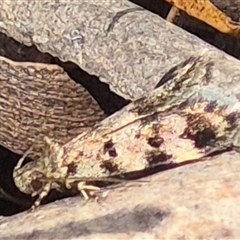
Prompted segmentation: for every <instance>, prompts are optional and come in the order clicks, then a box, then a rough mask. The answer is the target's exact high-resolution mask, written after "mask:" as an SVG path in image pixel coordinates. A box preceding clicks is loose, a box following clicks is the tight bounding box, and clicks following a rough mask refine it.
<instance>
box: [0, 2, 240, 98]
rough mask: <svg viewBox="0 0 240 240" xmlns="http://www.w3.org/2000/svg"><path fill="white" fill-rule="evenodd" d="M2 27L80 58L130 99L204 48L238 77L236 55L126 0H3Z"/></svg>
mask: <svg viewBox="0 0 240 240" xmlns="http://www.w3.org/2000/svg"><path fill="white" fill-rule="evenodd" d="M0 31H2V32H4V33H6V34H7V35H9V36H12V37H14V38H15V39H17V40H18V41H20V42H22V43H24V44H26V45H29V46H30V45H32V44H34V45H36V46H37V47H38V49H40V50H41V51H43V52H48V53H50V54H52V55H53V56H58V57H59V58H60V59H61V60H63V61H68V60H71V61H73V62H75V63H77V64H78V65H79V66H80V67H81V68H82V69H83V70H85V71H87V72H88V73H89V74H94V75H96V76H99V77H100V80H102V81H104V82H107V83H109V84H110V86H111V88H112V89H113V90H114V91H116V92H117V93H118V94H120V95H121V96H123V97H125V98H127V99H133V98H138V97H139V96H141V95H142V94H146V93H147V92H148V91H150V90H152V89H153V88H154V87H155V85H156V84H157V82H158V81H159V79H160V78H161V77H162V76H163V75H164V73H165V72H166V71H168V70H169V69H170V68H171V67H172V66H173V65H176V64H178V63H180V62H182V61H183V60H185V59H186V58H187V57H188V56H189V55H191V54H193V53H198V52H201V51H202V50H203V49H208V51H209V52H211V53H212V56H213V58H214V59H215V61H216V73H217V74H219V77H220V79H223V81H228V80H229V81H230V79H232V80H234V79H235V78H236V77H237V76H240V69H239V67H238V66H237V65H238V62H237V60H235V59H233V58H232V57H230V56H227V55H225V54H224V53H223V52H221V51H219V50H216V49H215V48H214V47H212V46H210V45H209V44H207V43H205V42H203V41H200V40H199V39H198V38H197V37H195V36H193V35H191V34H188V33H186V32H184V31H183V30H182V29H180V28H178V27H176V26H174V25H172V24H170V23H168V22H166V21H164V20H163V19H161V18H160V17H158V16H157V15H155V14H152V13H149V12H148V11H146V10H143V9H142V8H140V7H138V6H136V5H134V4H133V3H130V2H128V1H126V0H125V1H115V0H110V1H103V2H102V1H101V2H86V1H83V0H75V1H74V2H73V1H71V0H64V1H58V2H55V1H31V3H30V2H27V1H26V2H24V3H23V2H13V1H8V0H4V1H2V2H1V3H0ZM226 79H227V80H226Z"/></svg>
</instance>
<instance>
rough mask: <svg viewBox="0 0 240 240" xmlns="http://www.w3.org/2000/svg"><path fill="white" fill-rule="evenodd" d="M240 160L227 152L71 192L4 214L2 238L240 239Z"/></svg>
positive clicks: (235, 155)
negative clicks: (82, 193)
mask: <svg viewBox="0 0 240 240" xmlns="http://www.w3.org/2000/svg"><path fill="white" fill-rule="evenodd" d="M239 160H240V156H239V154H237V153H231V152H230V153H225V154H223V155H221V156H218V157H217V159H216V158H212V159H211V160H210V161H206V162H201V163H197V164H190V165H187V166H183V167H180V168H177V169H172V170H169V171H165V172H162V173H158V174H155V175H153V176H151V177H148V178H146V179H144V180H146V181H145V182H133V183H128V184H126V185H124V186H121V187H119V188H116V189H111V190H110V191H109V192H108V195H107V197H105V198H99V200H98V201H91V200H89V201H88V202H85V201H84V200H82V199H81V198H80V197H74V198H69V199H65V200H61V201H57V202H54V203H51V204H48V205H45V206H42V207H41V209H39V210H38V211H37V212H33V213H27V212H24V213H21V214H19V215H17V216H12V217H8V218H2V219H1V220H0V232H1V239H143V238H144V239H239V237H240V229H239V221H240V220H239V219H240V207H239V201H240V181H239V171H240V165H239V162H238V161H239ZM105 193H107V191H105V192H104V193H103V195H105Z"/></svg>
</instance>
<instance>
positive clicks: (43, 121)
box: [0, 57, 104, 158]
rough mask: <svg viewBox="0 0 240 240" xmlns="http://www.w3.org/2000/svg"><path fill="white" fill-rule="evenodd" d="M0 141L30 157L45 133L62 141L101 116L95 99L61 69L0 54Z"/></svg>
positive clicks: (39, 144) (65, 140) (84, 128)
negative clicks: (10, 58)
mask: <svg viewBox="0 0 240 240" xmlns="http://www.w3.org/2000/svg"><path fill="white" fill-rule="evenodd" d="M0 112H1V114H0V144H1V145H2V146H4V147H6V148H8V149H9V150H11V151H13V152H15V153H18V154H23V153H24V152H25V151H26V150H27V149H29V148H30V147H31V146H32V147H33V149H32V151H31V152H30V155H29V156H30V157H33V158H35V157H36V156H37V155H38V154H40V153H41V150H42V148H43V145H44V144H43V137H44V136H46V135H49V136H50V137H52V138H54V139H55V140H56V141H58V142H60V143H62V144H63V143H66V142H67V141H68V140H70V139H71V138H73V137H75V136H77V135H78V134H80V133H81V132H83V131H84V130H87V129H90V128H91V127H92V126H93V125H94V124H96V122H99V121H100V120H102V119H103V118H104V113H103V111H102V110H101V108H100V106H99V105H98V103H97V102H96V101H95V100H94V99H93V97H92V96H91V95H90V93H89V92H87V91H86V90H85V89H84V88H83V87H82V86H81V85H79V84H76V83H75V82H74V81H73V80H72V79H71V78H70V77H69V76H68V75H67V73H65V72H64V70H63V69H62V68H61V67H59V66H57V65H51V64H43V63H30V62H24V63H23V62H14V61H11V60H9V59H6V58H4V57H0Z"/></svg>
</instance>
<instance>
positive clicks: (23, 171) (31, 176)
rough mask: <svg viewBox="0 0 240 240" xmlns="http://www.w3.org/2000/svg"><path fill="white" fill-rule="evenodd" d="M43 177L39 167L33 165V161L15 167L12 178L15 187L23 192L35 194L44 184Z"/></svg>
mask: <svg viewBox="0 0 240 240" xmlns="http://www.w3.org/2000/svg"><path fill="white" fill-rule="evenodd" d="M44 179H45V177H44V174H43V173H42V172H41V170H40V168H37V167H36V166H34V164H33V162H29V163H27V164H25V165H24V166H23V167H21V168H15V169H14V172H13V180H14V183H15V185H16V187H17V188H18V189H19V190H20V191H21V192H23V193H26V194H31V195H36V194H38V193H39V192H41V190H42V189H43V187H44V185H45V183H44V182H45V180H44Z"/></svg>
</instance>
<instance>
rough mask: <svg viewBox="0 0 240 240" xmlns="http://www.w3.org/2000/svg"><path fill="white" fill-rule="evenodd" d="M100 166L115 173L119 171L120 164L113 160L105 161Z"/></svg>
mask: <svg viewBox="0 0 240 240" xmlns="http://www.w3.org/2000/svg"><path fill="white" fill-rule="evenodd" d="M100 167H101V168H104V169H106V170H107V171H108V172H110V173H115V172H117V171H118V165H117V164H115V163H113V162H112V161H111V160H108V161H104V162H103V163H102V164H101V165H100Z"/></svg>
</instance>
